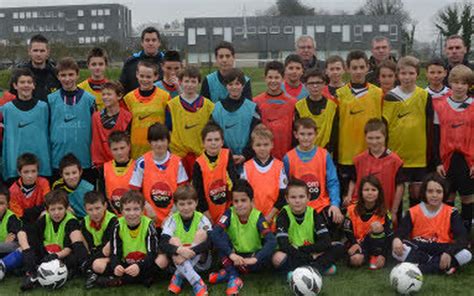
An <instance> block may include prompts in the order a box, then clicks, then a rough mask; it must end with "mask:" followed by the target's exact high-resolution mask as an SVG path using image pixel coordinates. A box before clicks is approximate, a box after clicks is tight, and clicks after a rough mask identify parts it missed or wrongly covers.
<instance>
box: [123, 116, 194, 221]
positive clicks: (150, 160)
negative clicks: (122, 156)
mask: <svg viewBox="0 0 474 296" xmlns="http://www.w3.org/2000/svg"><path fill="white" fill-rule="evenodd" d="M169 142H170V133H169V131H168V129H167V128H166V126H165V125H163V124H161V123H155V124H153V125H152V126H150V127H149V128H148V143H150V148H151V151H149V152H147V153H145V154H144V155H143V156H142V157H140V158H139V159H137V162H136V164H135V170H134V171H133V174H132V178H131V179H130V188H131V189H133V190H141V192H142V193H143V195H144V196H145V208H146V211H147V212H146V215H147V216H148V217H150V218H152V219H153V220H154V222H155V226H156V227H161V224H162V223H163V221H164V220H165V219H166V217H168V215H169V214H170V211H171V209H172V208H173V193H174V192H175V190H176V188H177V187H178V185H180V184H183V183H185V182H187V181H188V175H186V171H185V170H184V167H183V164H182V163H181V159H180V158H179V157H178V156H176V155H174V154H172V153H170V152H169V151H168V145H169Z"/></svg>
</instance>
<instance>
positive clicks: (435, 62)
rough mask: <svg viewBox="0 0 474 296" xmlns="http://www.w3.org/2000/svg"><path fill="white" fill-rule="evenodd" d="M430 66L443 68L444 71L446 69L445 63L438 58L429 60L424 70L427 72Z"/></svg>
mask: <svg viewBox="0 0 474 296" xmlns="http://www.w3.org/2000/svg"><path fill="white" fill-rule="evenodd" d="M430 66H440V67H443V68H444V69H445V70H446V69H447V68H446V62H445V61H443V59H442V58H440V57H435V58H432V59H431V60H429V61H428V63H427V64H426V70H428V68H429V67H430Z"/></svg>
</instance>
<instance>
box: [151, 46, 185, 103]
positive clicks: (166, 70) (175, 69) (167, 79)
mask: <svg viewBox="0 0 474 296" xmlns="http://www.w3.org/2000/svg"><path fill="white" fill-rule="evenodd" d="M182 67H183V65H182V64H181V57H180V56H179V52H177V51H175V50H168V51H166V52H165V54H164V55H163V59H162V60H161V70H162V71H163V79H161V80H158V81H157V82H155V86H157V87H158V88H160V89H162V90H164V91H166V92H167V93H169V94H170V98H174V97H176V96H179V93H180V88H179V87H180V86H179V85H180V84H179V81H178V73H179V72H180V71H181V68H182Z"/></svg>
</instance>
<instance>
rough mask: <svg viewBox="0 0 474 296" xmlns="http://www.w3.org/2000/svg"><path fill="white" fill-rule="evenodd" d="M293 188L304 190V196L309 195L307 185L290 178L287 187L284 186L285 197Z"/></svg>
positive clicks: (299, 180)
mask: <svg viewBox="0 0 474 296" xmlns="http://www.w3.org/2000/svg"><path fill="white" fill-rule="evenodd" d="M293 187H301V188H304V189H305V191H306V194H309V190H308V185H306V182H305V181H303V180H301V179H297V178H291V179H290V180H289V181H288V185H287V186H286V190H285V196H288V192H289V191H290V189H291V188H293Z"/></svg>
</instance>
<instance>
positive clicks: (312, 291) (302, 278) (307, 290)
mask: <svg viewBox="0 0 474 296" xmlns="http://www.w3.org/2000/svg"><path fill="white" fill-rule="evenodd" d="M289 280H290V288H291V290H293V293H295V295H297V296H313V295H318V294H319V292H320V291H321V288H322V287H323V278H322V277H321V274H320V273H319V272H318V271H317V270H316V269H314V268H313V267H311V266H303V267H298V268H297V269H295V270H294V271H293V273H292V274H291V277H290V279H289Z"/></svg>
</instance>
